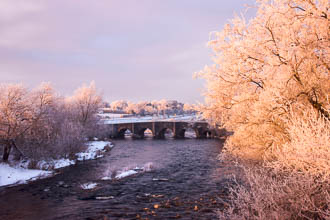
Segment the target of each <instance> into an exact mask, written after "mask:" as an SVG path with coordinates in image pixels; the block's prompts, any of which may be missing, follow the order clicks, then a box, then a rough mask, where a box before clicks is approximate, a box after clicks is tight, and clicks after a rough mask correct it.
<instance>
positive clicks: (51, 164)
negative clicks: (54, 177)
mask: <svg viewBox="0 0 330 220" xmlns="http://www.w3.org/2000/svg"><path fill="white" fill-rule="evenodd" d="M87 146H88V147H87V150H86V151H85V152H80V153H77V154H76V156H77V160H78V161H83V160H93V159H97V158H100V157H103V153H105V152H106V150H105V149H104V148H105V147H106V146H109V147H110V148H112V147H113V145H112V144H111V142H109V141H90V142H88V143H87ZM26 164H28V163H26V162H25V163H21V165H20V166H21V167H25V168H26ZM73 164H76V161H75V160H70V159H64V158H61V159H57V160H47V161H45V160H43V161H40V162H38V165H37V167H39V168H40V169H43V170H51V169H59V168H63V167H67V166H70V165H73Z"/></svg>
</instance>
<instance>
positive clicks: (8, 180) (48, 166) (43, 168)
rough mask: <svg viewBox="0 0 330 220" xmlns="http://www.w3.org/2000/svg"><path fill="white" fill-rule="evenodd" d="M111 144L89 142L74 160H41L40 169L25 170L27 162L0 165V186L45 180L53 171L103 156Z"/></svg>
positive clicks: (106, 142) (38, 165)
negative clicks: (85, 148)
mask: <svg viewBox="0 0 330 220" xmlns="http://www.w3.org/2000/svg"><path fill="white" fill-rule="evenodd" d="M112 147H113V144H112V143H111V142H108V141H91V142H88V143H87V150H86V151H84V152H80V153H77V154H76V156H77V159H76V160H69V159H65V158H61V159H58V160H47V161H46V160H43V161H40V162H38V164H37V167H38V168H40V169H27V166H28V163H29V161H24V162H20V163H18V164H16V165H14V166H9V165H8V164H6V163H0V186H7V185H13V184H15V185H16V184H24V183H27V182H29V181H33V180H36V179H39V178H45V177H48V176H51V175H52V174H53V171H49V170H53V169H59V168H62V167H66V166H70V165H73V164H76V162H77V161H84V160H93V159H97V158H100V157H103V156H104V153H105V152H106V151H109V150H110V149H111V148H112Z"/></svg>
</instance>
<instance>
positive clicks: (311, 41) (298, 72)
mask: <svg viewBox="0 0 330 220" xmlns="http://www.w3.org/2000/svg"><path fill="white" fill-rule="evenodd" d="M257 3H258V12H257V16H256V17H255V18H253V19H252V20H250V21H249V22H246V21H245V20H244V19H243V18H239V17H236V18H235V19H233V20H232V21H231V23H230V24H227V25H226V26H225V27H224V29H223V30H222V31H220V32H214V33H211V40H210V42H209V45H210V47H211V48H212V49H213V51H214V56H213V61H214V65H212V66H207V67H206V68H205V69H204V71H202V72H201V73H200V75H201V76H202V77H204V78H205V79H206V80H207V91H206V92H205V94H206V101H207V105H206V106H205V108H204V116H205V117H207V118H210V119H212V120H213V121H214V122H215V123H218V124H223V125H224V126H226V127H227V128H230V129H233V130H234V131H235V134H234V136H233V138H231V141H232V145H235V146H236V148H235V149H236V150H237V151H236V152H237V153H239V152H244V153H246V152H251V155H249V156H253V157H257V158H260V156H264V152H265V151H267V149H271V148H272V146H275V145H276V144H278V143H280V142H283V141H284V142H286V141H288V140H289V139H290V137H289V136H288V132H287V130H286V129H287V126H286V125H287V120H288V118H289V117H290V116H289V115H290V114H291V113H292V112H295V113H297V114H301V113H302V112H303V111H305V110H306V109H309V108H313V109H315V110H316V111H317V112H318V113H319V115H321V116H322V117H324V118H326V119H329V109H330V106H329V94H330V80H329V77H330V76H329V52H330V45H329V2H328V0H318V1H315V0H311V1H309V0H308V1H307V0H271V1H269V0H258V1H257ZM243 148H249V151H242V150H241V149H243ZM233 150H234V149H233ZM252 151H253V152H252Z"/></svg>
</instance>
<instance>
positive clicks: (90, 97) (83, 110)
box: [68, 82, 102, 126]
mask: <svg viewBox="0 0 330 220" xmlns="http://www.w3.org/2000/svg"><path fill="white" fill-rule="evenodd" d="M68 100H69V102H70V103H71V105H72V107H73V108H74V109H75V110H76V111H77V116H78V120H79V121H80V122H81V124H82V125H83V126H85V125H87V124H88V122H90V121H92V120H93V119H94V117H95V115H96V113H97V112H98V110H99V108H100V107H101V104H102V95H101V94H100V92H98V91H97V89H96V87H95V83H94V82H91V83H90V84H89V86H87V85H83V86H82V87H80V88H78V89H77V90H76V91H75V92H74V95H73V96H72V97H70V98H69V99H68Z"/></svg>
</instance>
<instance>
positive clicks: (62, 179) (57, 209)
mask: <svg viewBox="0 0 330 220" xmlns="http://www.w3.org/2000/svg"><path fill="white" fill-rule="evenodd" d="M114 144H115V147H114V148H113V149H112V150H111V152H109V153H108V154H106V155H105V157H103V158H101V159H97V160H92V161H86V162H81V163H78V164H76V165H74V166H70V167H67V168H64V169H61V170H59V171H58V174H57V175H55V176H53V177H50V178H46V179H41V180H37V181H34V182H31V183H30V184H26V185H19V186H15V187H11V188H2V189H0V219H4V220H5V219H6V220H7V219H8V220H11V219H13V220H14V219H46V220H47V219H216V218H217V215H216V213H215V211H216V210H217V209H219V208H221V207H222V202H221V197H223V196H224V194H225V193H226V190H225V185H226V184H227V181H226V178H225V176H226V174H228V173H230V168H228V167H226V166H225V165H223V164H222V163H221V162H220V161H219V160H218V159H217V156H218V154H219V153H220V151H221V148H222V145H223V142H222V141H220V140H215V139H205V140H199V139H184V140H175V139H165V140H152V139H145V140H131V139H128V140H127V139H126V140H115V141H114ZM146 164H149V166H150V167H151V170H150V171H148V172H141V173H138V174H136V175H133V176H129V177H126V178H123V179H119V180H101V178H102V177H104V176H105V175H106V174H107V173H109V172H111V171H116V170H120V169H122V168H123V167H127V168H130V167H135V166H138V167H140V166H144V165H146ZM87 182H94V183H97V184H98V186H97V187H96V188H94V189H91V190H83V189H82V188H81V184H83V183H87Z"/></svg>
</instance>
